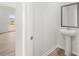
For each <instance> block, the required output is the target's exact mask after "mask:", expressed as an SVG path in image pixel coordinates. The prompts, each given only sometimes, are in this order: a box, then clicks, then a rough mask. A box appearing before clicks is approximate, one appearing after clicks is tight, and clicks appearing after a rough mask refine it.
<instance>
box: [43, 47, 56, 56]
mask: <svg viewBox="0 0 79 59" xmlns="http://www.w3.org/2000/svg"><path fill="white" fill-rule="evenodd" d="M55 49H56V47H55V48H51V49H49V50H48V51H47V52H45V53H44V54H43V55H42V56H48V55H49V54H50V53H51V52H52V51H54V50H55Z"/></svg>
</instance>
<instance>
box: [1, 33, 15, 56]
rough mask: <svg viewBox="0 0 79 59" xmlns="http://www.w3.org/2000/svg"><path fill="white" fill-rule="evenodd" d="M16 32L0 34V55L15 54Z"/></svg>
mask: <svg viewBox="0 0 79 59" xmlns="http://www.w3.org/2000/svg"><path fill="white" fill-rule="evenodd" d="M15 47H16V32H8V33H2V34H0V56H15V55H16V53H15V52H16V51H15Z"/></svg>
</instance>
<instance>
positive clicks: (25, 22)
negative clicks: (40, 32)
mask: <svg viewBox="0 0 79 59" xmlns="http://www.w3.org/2000/svg"><path fill="white" fill-rule="evenodd" d="M16 12H17V13H16V14H17V16H16V17H17V31H16V32H17V40H16V55H18V56H33V40H31V36H32V35H33V32H32V3H31V2H21V3H17V11H16Z"/></svg>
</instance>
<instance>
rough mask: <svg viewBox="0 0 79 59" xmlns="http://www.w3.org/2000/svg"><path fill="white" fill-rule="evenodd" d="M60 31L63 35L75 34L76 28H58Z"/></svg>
mask: <svg viewBox="0 0 79 59" xmlns="http://www.w3.org/2000/svg"><path fill="white" fill-rule="evenodd" d="M60 32H61V33H62V34H63V35H67V36H75V35H76V32H77V31H76V29H60Z"/></svg>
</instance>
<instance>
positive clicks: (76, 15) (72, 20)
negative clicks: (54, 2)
mask: <svg viewBox="0 0 79 59" xmlns="http://www.w3.org/2000/svg"><path fill="white" fill-rule="evenodd" d="M61 27H74V28H79V3H73V4H68V5H64V6H61Z"/></svg>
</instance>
